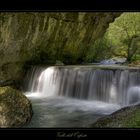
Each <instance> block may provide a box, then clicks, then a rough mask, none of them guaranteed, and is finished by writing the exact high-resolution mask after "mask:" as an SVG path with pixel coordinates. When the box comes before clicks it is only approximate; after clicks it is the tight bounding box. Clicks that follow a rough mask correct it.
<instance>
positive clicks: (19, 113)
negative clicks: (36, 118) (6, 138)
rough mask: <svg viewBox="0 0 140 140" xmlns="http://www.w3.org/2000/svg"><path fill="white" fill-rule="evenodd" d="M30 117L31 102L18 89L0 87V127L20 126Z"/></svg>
mask: <svg viewBox="0 0 140 140" xmlns="http://www.w3.org/2000/svg"><path fill="white" fill-rule="evenodd" d="M31 117H32V106H31V102H30V101H29V100H28V99H27V98H26V96H24V95H23V94H22V93H21V92H20V91H18V90H16V89H13V88H11V87H8V86H6V87H0V127H21V126H23V125H25V124H26V123H28V122H29V121H30V119H31Z"/></svg>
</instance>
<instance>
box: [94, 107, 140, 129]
mask: <svg viewBox="0 0 140 140" xmlns="http://www.w3.org/2000/svg"><path fill="white" fill-rule="evenodd" d="M92 127H98V128H118V127H119V128H140V105H137V106H132V107H126V108H123V109H121V110H120V111H117V112H115V113H113V114H112V115H109V116H107V117H104V118H101V119H99V120H98V121H97V122H95V123H94V124H93V125H92Z"/></svg>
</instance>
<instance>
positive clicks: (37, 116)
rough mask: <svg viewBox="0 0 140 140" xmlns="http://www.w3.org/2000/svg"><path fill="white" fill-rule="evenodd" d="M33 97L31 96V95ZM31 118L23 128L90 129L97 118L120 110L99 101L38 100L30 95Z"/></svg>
mask: <svg viewBox="0 0 140 140" xmlns="http://www.w3.org/2000/svg"><path fill="white" fill-rule="evenodd" d="M32 95H33V94H32ZM28 98H29V99H30V100H31V101H32V105H33V111H34V114H33V117H32V120H31V122H30V123H29V124H28V125H27V126H25V127H31V128H32V127H33V128H38V127H45V128H57V127H58V128H61V127H62V128H66V127H68V128H69V127H86V128H88V127H90V126H91V124H93V123H94V122H95V121H96V120H97V119H98V118H100V117H103V116H105V115H108V114H110V113H112V112H114V111H116V110H118V109H119V108H120V106H118V105H114V104H108V103H104V102H99V101H85V100H78V99H71V98H65V97H58V96H57V97H56V96H55V97H53V96H52V97H47V98H39V97H33V96H31V95H30V97H29V96H28Z"/></svg>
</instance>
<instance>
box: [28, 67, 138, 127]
mask: <svg viewBox="0 0 140 140" xmlns="http://www.w3.org/2000/svg"><path fill="white" fill-rule="evenodd" d="M26 85H28V86H26V87H27V91H28V92H29V93H28V94H27V96H28V97H30V98H31V97H38V98H42V100H41V106H42V105H44V104H45V106H47V107H48V108H49V107H50V106H51V108H52V106H53V107H55V109H56V108H57V110H59V109H60V108H61V109H60V110H61V112H59V111H58V112H59V113H60V114H63V113H64V114H65V115H66V112H67V113H68V112H69V113H70V112H71V113H72V112H73V114H74V111H85V112H86V113H87V111H89V110H90V113H91V114H92V119H91V118H90V117H91V116H90V117H89V118H90V119H91V120H92V122H93V116H96V119H97V118H99V117H101V116H103V115H105V114H110V113H112V112H113V111H116V110H117V109H119V108H120V107H123V106H127V105H131V104H134V103H137V102H139V101H140V70H138V69H128V70H124V69H111V68H110V69H100V68H96V69H95V68H92V67H78V66H77V67H63V66H60V67H59V66H57V67H56V66H54V67H48V68H38V67H33V68H32V70H31V71H29V73H28V74H27V78H26ZM35 102H36V101H35ZM37 103H38V102H37ZM43 103H44V104H43ZM46 104H47V105H46ZM40 110H41V108H40ZM64 110H67V111H66V112H65V111H64ZM91 110H92V111H91ZM49 111H50V110H49ZM55 111H56V110H55ZM44 112H45V110H44ZM62 112H63V113H62ZM47 113H48V110H47ZM51 113H52V112H51ZM69 113H68V114H69ZM88 113H89V112H88ZM47 115H48V114H47ZM55 115H56V114H55ZM55 115H54V114H53V116H55ZM84 115H85V114H84ZM73 116H74V115H73ZM87 116H89V115H87ZM51 117H52V116H51ZM61 117H62V115H61ZM61 117H58V114H57V117H56V118H57V119H58V118H59V119H58V120H57V124H56V125H52V124H50V127H53V126H56V127H57V126H59V125H60V126H61V125H62V124H59V125H58V122H61V121H60V118H61ZM54 118H55V117H54ZM56 118H55V119H54V120H56ZM66 118H67V119H68V118H69V117H68V116H67V117H66ZM89 118H88V119H89ZM86 119H87V118H86ZM90 119H89V120H90ZM96 119H95V120H96ZM54 120H53V121H54ZM68 120H69V119H68ZM63 121H64V120H63ZM71 121H72V120H71ZM83 121H85V118H84V119H83ZM89 122H90V121H89ZM34 123H35V121H34ZM53 123H54V122H53ZM42 124H44V122H42ZM65 125H66V126H71V122H70V123H69V124H67V123H66V124H65ZM65 125H64V126H65ZM75 125H76V124H75ZM75 125H73V126H75ZM78 125H80V126H81V124H78ZM31 126H32V125H31ZM33 126H34V125H33ZM47 126H49V125H47ZM76 126H77V125H76Z"/></svg>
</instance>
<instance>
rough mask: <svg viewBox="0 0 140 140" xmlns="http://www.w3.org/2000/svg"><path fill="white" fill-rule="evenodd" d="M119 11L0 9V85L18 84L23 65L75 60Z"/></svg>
mask: <svg viewBox="0 0 140 140" xmlns="http://www.w3.org/2000/svg"><path fill="white" fill-rule="evenodd" d="M120 14H121V13H115V12H114V13H113V12H107V13H104V12H92V13H91V12H88V13H85V12H74V13H73V12H40V13H39V12H18V13H16V12H11V13H8V12H1V13H0V85H8V84H13V83H14V84H16V85H17V84H18V83H20V81H22V78H23V76H24V73H25V71H26V69H27V67H26V66H27V65H32V64H55V62H56V60H61V61H63V62H64V63H65V64H75V63H79V62H80V61H82V58H83V57H84V55H85V53H86V50H88V49H89V48H90V47H91V46H92V45H93V43H94V41H95V40H96V39H97V38H99V37H101V36H102V35H103V34H104V33H105V31H106V29H107V28H108V26H109V23H111V22H113V21H114V19H115V18H116V17H118V16H119V15H120ZM15 81H16V82H15ZM17 86H18V85H17Z"/></svg>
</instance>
